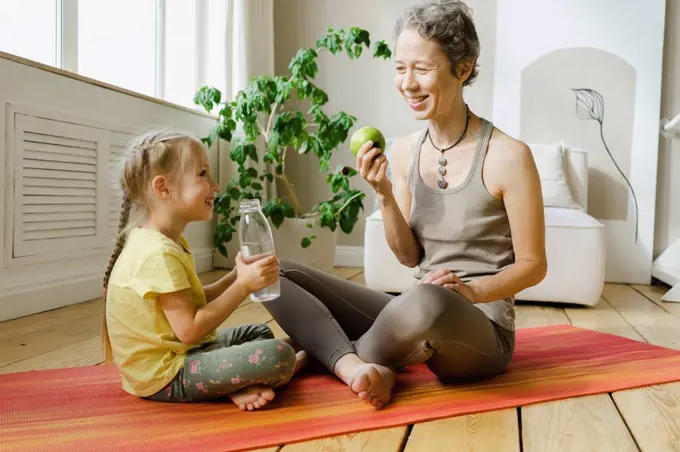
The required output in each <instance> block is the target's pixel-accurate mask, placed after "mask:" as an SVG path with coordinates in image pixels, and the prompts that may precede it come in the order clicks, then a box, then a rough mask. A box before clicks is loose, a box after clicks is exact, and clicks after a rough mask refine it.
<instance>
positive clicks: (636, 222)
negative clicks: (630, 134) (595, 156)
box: [598, 121, 638, 243]
mask: <svg viewBox="0 0 680 452" xmlns="http://www.w3.org/2000/svg"><path fill="white" fill-rule="evenodd" d="M598 123H599V124H600V138H602V144H604V149H605V150H606V151H607V154H609V158H610V159H611V160H612V162H613V163H614V166H615V167H616V169H617V170H618V171H619V174H621V177H623V180H625V181H626V183H627V184H628V188H630V193H631V194H632V195H633V201H634V203H635V243H637V240H638V202H637V198H636V196H635V191H633V186H632V185H631V184H630V181H629V180H628V178H627V177H626V175H625V174H623V171H621V168H619V165H618V164H617V163H616V160H614V156H613V155H612V153H611V152H610V151H609V147H608V146H607V142H606V141H605V140H604V132H603V130H602V129H603V127H602V122H601V121H598Z"/></svg>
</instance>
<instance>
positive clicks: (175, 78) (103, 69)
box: [0, 0, 227, 109]
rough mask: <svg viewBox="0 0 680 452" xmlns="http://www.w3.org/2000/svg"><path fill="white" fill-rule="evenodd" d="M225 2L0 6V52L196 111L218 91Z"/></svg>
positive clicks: (43, 1)
mask: <svg viewBox="0 0 680 452" xmlns="http://www.w3.org/2000/svg"><path fill="white" fill-rule="evenodd" d="M226 14H227V0H210V1H205V0H194V1H188V0H141V1H140V0H116V1H105V2H101V1H98V0H21V1H19V0H0V50H2V51H6V52H8V53H12V54H15V55H19V56H21V57H24V58H27V59H31V60H34V61H38V62H40V63H44V64H48V65H51V66H56V67H59V68H62V69H65V70H68V71H73V72H76V73H78V74H81V75H83V76H85V77H89V78H92V79H95V80H100V81H102V82H105V83H108V84H110V85H114V86H118V87H121V88H125V89H127V90H131V91H135V92H139V93H142V94H146V95H149V96H154V97H158V98H161V99H165V100H168V101H170V102H174V103H176V104H180V105H184V106H187V107H191V108H196V109H200V108H201V107H199V106H197V105H194V103H193V97H194V94H195V92H196V91H197V90H198V88H199V87H200V86H201V85H204V84H210V85H211V86H215V87H217V88H219V89H221V90H223V89H224V86H225V84H226V83H225V80H224V77H225V74H226V67H225V51H226V48H225V29H226V26H227V21H226Z"/></svg>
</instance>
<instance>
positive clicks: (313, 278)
mask: <svg viewBox="0 0 680 452" xmlns="http://www.w3.org/2000/svg"><path fill="white" fill-rule="evenodd" d="M281 269H282V270H281V275H282V278H281V297H279V298H278V299H275V300H272V301H270V302H267V303H265V304H264V305H265V307H266V308H267V310H268V311H269V312H270V313H271V314H272V316H273V317H274V318H275V319H276V321H277V322H278V323H279V325H281V327H282V328H283V329H284V331H286V333H288V334H289V335H290V337H291V339H293V341H295V342H296V343H297V344H298V345H299V346H300V347H302V348H303V349H304V350H306V351H307V353H309V354H310V355H311V356H312V357H314V358H315V359H317V360H318V361H320V362H321V363H323V364H324V365H325V366H326V367H327V368H328V369H329V370H330V371H331V372H333V373H335V375H337V376H338V377H339V378H340V379H341V380H343V381H344V382H345V383H346V384H347V385H348V386H350V388H351V389H352V390H353V391H354V392H356V393H357V394H358V395H359V397H360V398H362V399H364V400H366V401H368V402H371V403H372V404H373V405H374V406H375V407H380V406H382V405H383V404H384V403H387V402H388V401H389V399H390V396H391V389H392V386H393V385H394V382H395V368H397V367H403V366H409V365H413V364H418V363H423V362H424V363H426V365H427V366H428V367H429V368H430V370H432V372H433V373H435V374H436V375H437V376H438V377H439V378H440V379H441V380H442V381H465V380H474V379H481V378H486V377H490V376H493V375H495V374H498V373H500V372H502V371H503V370H504V369H505V368H506V367H507V365H508V363H509V361H510V359H511V357H512V353H513V351H514V333H513V332H511V331H508V330H505V329H503V328H501V327H499V326H498V325H496V324H495V323H493V322H492V321H491V320H489V318H488V317H487V316H486V315H485V314H484V313H483V312H482V311H481V310H480V309H478V308H476V307H475V306H474V305H473V304H472V303H471V302H470V301H468V300H467V299H466V298H464V297H463V296H461V295H460V294H458V293H456V292H453V291H451V290H449V289H446V288H443V287H440V286H436V285H430V284H423V285H416V286H414V287H412V288H411V289H409V290H408V291H406V292H404V293H403V294H401V295H399V296H397V297H393V296H391V295H388V294H385V293H382V292H378V291H374V290H371V289H368V288H365V287H361V286H359V285H357V284H354V283H351V282H349V281H345V280H343V279H340V278H336V277H333V276H332V275H329V274H327V273H324V272H321V271H319V270H315V269H313V268H310V267H307V266H304V265H300V264H295V263H291V262H285V261H284V262H281Z"/></svg>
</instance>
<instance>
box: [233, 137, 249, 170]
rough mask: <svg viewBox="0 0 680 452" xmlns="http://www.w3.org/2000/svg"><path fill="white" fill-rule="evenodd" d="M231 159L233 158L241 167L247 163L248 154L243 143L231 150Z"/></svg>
mask: <svg viewBox="0 0 680 452" xmlns="http://www.w3.org/2000/svg"><path fill="white" fill-rule="evenodd" d="M229 157H231V160H232V161H233V162H235V163H238V165H239V166H243V165H244V164H245V163H246V153H245V149H244V145H243V142H240V143H237V144H236V145H234V147H232V148H231V152H230V153H229Z"/></svg>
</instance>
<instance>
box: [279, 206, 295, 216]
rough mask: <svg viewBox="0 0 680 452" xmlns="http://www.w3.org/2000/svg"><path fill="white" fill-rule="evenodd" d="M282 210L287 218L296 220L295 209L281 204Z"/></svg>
mask: <svg viewBox="0 0 680 452" xmlns="http://www.w3.org/2000/svg"><path fill="white" fill-rule="evenodd" d="M281 210H282V212H283V215H284V216H285V217H286V218H295V209H293V207H292V206H291V205H290V204H288V203H281Z"/></svg>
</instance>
